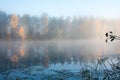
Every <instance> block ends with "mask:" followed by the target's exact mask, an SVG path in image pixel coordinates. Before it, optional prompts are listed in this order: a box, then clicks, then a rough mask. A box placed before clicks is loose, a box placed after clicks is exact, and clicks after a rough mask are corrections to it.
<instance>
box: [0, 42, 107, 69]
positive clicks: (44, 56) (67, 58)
mask: <svg viewBox="0 0 120 80" xmlns="http://www.w3.org/2000/svg"><path fill="white" fill-rule="evenodd" d="M90 46H92V48H91V47H90ZM98 46H99V47H98ZM97 47H98V48H97ZM103 52H104V50H103V48H102V47H100V45H97V46H96V45H93V44H89V46H88V44H87V45H85V44H81V43H77V44H75V43H74V44H73V43H72V44H70V43H59V42H56V43H44V42H42V43H41V42H23V41H22V42H20V41H17V42H0V69H1V70H0V71H4V70H7V69H12V68H21V67H29V66H33V65H42V66H44V67H49V65H50V64H57V63H61V64H62V65H63V64H64V63H65V62H67V63H68V64H70V63H72V62H74V63H75V64H77V63H78V62H80V63H86V62H89V61H94V60H95V59H99V58H100V57H102V56H105V54H104V53H103ZM107 55H108V54H107Z"/></svg>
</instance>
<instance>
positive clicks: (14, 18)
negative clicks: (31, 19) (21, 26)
mask: <svg viewBox="0 0 120 80" xmlns="http://www.w3.org/2000/svg"><path fill="white" fill-rule="evenodd" d="M18 23H19V17H18V16H17V15H14V14H13V15H11V19H10V25H11V27H12V28H16V27H17V25H18Z"/></svg>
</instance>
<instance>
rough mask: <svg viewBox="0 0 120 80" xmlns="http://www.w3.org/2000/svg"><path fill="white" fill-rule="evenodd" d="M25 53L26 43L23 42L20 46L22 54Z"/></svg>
mask: <svg viewBox="0 0 120 80" xmlns="http://www.w3.org/2000/svg"><path fill="white" fill-rule="evenodd" d="M24 54H25V45H24V43H22V45H21V46H20V56H24Z"/></svg>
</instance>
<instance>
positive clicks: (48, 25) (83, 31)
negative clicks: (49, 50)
mask: <svg viewBox="0 0 120 80" xmlns="http://www.w3.org/2000/svg"><path fill="white" fill-rule="evenodd" d="M118 23H120V20H119V19H116V20H112V19H111V20H110V19H109V20H108V19H104V18H97V17H85V16H84V17H81V16H80V17H72V18H71V17H69V16H68V17H62V16H61V17H51V16H49V15H47V14H42V15H41V16H39V17H38V16H30V15H29V14H24V15H22V16H20V15H16V14H7V13H6V12H3V11H0V39H10V40H11V39H23V40H24V39H28V40H29V39H32V40H35V39H36V40H49V39H89V38H102V36H103V35H104V30H105V28H106V25H107V24H109V25H111V26H113V25H115V26H119V24H118Z"/></svg>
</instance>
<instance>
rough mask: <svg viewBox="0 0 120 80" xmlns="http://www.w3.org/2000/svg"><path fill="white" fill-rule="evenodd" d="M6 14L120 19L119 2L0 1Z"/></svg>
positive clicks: (83, 0) (98, 0)
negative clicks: (45, 14) (44, 14)
mask: <svg viewBox="0 0 120 80" xmlns="http://www.w3.org/2000/svg"><path fill="white" fill-rule="evenodd" d="M0 10H1V11H5V12H6V13H8V14H13V13H14V14H19V15H23V14H29V15H32V16H40V15H41V14H43V13H47V14H48V15H49V16H58V17H60V16H65V17H66V16H70V17H73V16H94V17H106V18H120V0H0Z"/></svg>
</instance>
